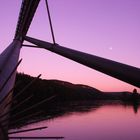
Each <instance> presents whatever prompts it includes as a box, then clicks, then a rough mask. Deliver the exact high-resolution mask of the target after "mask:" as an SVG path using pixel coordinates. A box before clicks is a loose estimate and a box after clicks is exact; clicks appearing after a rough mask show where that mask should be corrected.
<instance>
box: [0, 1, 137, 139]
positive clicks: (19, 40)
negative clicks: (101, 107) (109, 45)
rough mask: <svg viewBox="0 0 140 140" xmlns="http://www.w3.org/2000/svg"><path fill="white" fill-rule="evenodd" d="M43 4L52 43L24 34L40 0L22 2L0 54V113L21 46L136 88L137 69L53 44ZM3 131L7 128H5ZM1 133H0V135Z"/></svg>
mask: <svg viewBox="0 0 140 140" xmlns="http://www.w3.org/2000/svg"><path fill="white" fill-rule="evenodd" d="M45 1H46V8H47V11H48V17H49V23H50V28H51V33H52V38H53V43H50V42H47V41H43V40H39V39H36V38H32V37H29V36H27V35H26V34H27V32H28V30H29V28H30V25H31V22H32V19H33V17H34V15H35V12H36V10H37V7H38V5H39V2H40V0H23V1H22V4H21V9H20V13H19V18H18V22H17V27H16V31H15V36H14V39H13V42H12V43H11V44H10V45H9V46H8V47H7V48H6V49H5V50H4V51H3V52H2V53H1V55H0V114H4V113H6V112H8V110H9V108H10V106H7V108H6V109H5V108H4V106H5V104H7V102H9V101H10V100H11V99H12V98H11V97H12V91H13V87H14V83H15V76H16V69H17V67H18V65H19V64H20V62H21V60H20V61H19V55H20V50H21V48H22V46H23V47H24V46H26V47H36V48H43V49H46V50H48V51H51V52H53V53H56V54H58V55H61V56H63V57H66V58H68V59H71V60H73V61H75V62H78V63H80V64H82V65H85V66H87V67H90V68H92V69H95V70H97V71H99V72H102V73H104V74H107V75H109V76H111V77H114V78H116V79H119V80H121V81H124V82H126V83H129V84H131V85H134V86H136V87H138V88H140V68H137V67H133V66H130V65H126V64H123V63H120V62H116V61H112V60H109V59H106V58H102V57H99V56H95V55H93V54H87V53H85V52H80V51H78V50H73V49H70V48H67V47H64V46H61V45H59V44H57V42H56V41H55V36H54V31H53V26H52V21H51V16H50V12H49V6H48V2H47V0H45ZM24 41H28V42H30V43H32V44H34V45H26V44H23V42H24ZM7 123H8V122H7ZM4 129H7V126H6V125H5V127H4ZM1 131H2V130H0V132H1ZM0 139H3V138H0Z"/></svg>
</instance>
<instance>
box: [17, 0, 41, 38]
mask: <svg viewBox="0 0 140 140" xmlns="http://www.w3.org/2000/svg"><path fill="white" fill-rule="evenodd" d="M39 2H40V0H23V1H22V5H21V9H20V14H19V18H18V23H17V27H16V33H15V39H20V40H22V37H23V36H25V35H26V34H27V31H28V29H29V26H30V24H31V21H32V19H33V17H34V14H35V12H36V9H37V7H38V4H39Z"/></svg>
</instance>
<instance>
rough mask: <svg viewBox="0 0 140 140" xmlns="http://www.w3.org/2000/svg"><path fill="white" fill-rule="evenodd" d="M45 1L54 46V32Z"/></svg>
mask: <svg viewBox="0 0 140 140" xmlns="http://www.w3.org/2000/svg"><path fill="white" fill-rule="evenodd" d="M45 1H46V8H47V13H48V18H49V24H50V28H51V34H52V39H53V43H54V44H56V42H55V36H54V31H53V26H52V20H51V15H50V10H49V5H48V0H45Z"/></svg>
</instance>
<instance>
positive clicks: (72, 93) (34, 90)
mask: <svg viewBox="0 0 140 140" xmlns="http://www.w3.org/2000/svg"><path fill="white" fill-rule="evenodd" d="M32 80H34V77H32V76H29V75H26V74H23V73H18V74H17V77H16V86H15V87H16V88H15V91H14V95H16V94H17V93H18V92H20V91H21V90H22V89H23V88H24V87H25V86H27V85H28V84H29V83H30V82H31V81H32ZM31 95H33V97H34V99H33V100H34V101H35V100H41V99H44V98H48V97H50V96H53V95H56V96H57V97H56V98H57V100H60V101H70V100H93V99H96V100H97V99H112V100H119V99H121V100H131V99H132V98H134V96H136V97H137V98H138V99H139V98H140V97H139V95H133V94H132V93H130V92H118V93H117V92H116V93H113V92H112V93H111V92H110V93H104V92H102V91H100V90H97V89H95V88H93V87H89V86H86V85H80V84H72V83H69V82H65V81H59V80H44V79H37V80H36V81H35V82H34V83H33V84H31V85H30V86H29V87H28V88H27V90H26V91H24V93H23V94H22V96H20V98H21V99H22V98H25V97H28V96H31ZM20 98H19V99H20Z"/></svg>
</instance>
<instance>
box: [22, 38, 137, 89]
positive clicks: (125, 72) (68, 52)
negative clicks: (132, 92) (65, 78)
mask: <svg viewBox="0 0 140 140" xmlns="http://www.w3.org/2000/svg"><path fill="white" fill-rule="evenodd" d="M24 39H25V40H26V41H28V42H30V43H33V44H35V45H38V48H44V49H47V50H49V51H51V52H54V53H56V54H59V55H61V56H64V57H66V58H69V59H71V60H74V61H76V62H78V63H80V64H83V65H85V66H88V67H90V68H92V69H95V70H97V71H100V72H102V73H104V74H107V75H109V76H112V77H114V78H117V79H119V80H121V81H124V82H127V83H129V84H131V85H134V86H136V87H140V69H139V68H136V67H133V66H129V65H126V64H122V63H119V62H116V61H112V60H109V59H105V58H101V57H98V56H95V55H91V54H87V53H84V52H80V51H76V50H72V49H69V48H65V47H62V46H59V45H56V44H52V43H49V42H45V41H41V40H38V39H34V38H31V37H27V36H26V37H25V38H24Z"/></svg>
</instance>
